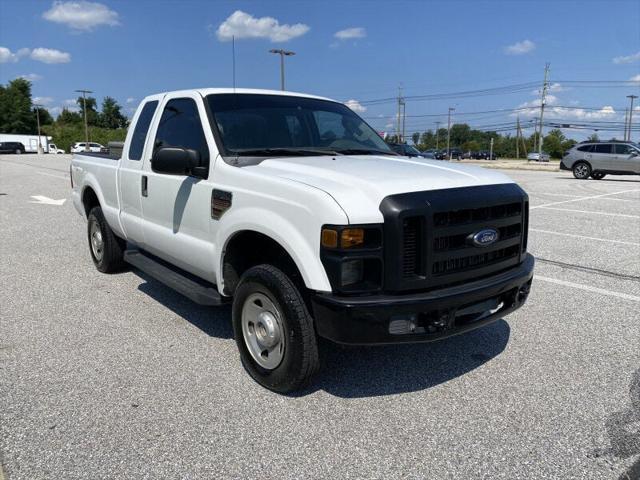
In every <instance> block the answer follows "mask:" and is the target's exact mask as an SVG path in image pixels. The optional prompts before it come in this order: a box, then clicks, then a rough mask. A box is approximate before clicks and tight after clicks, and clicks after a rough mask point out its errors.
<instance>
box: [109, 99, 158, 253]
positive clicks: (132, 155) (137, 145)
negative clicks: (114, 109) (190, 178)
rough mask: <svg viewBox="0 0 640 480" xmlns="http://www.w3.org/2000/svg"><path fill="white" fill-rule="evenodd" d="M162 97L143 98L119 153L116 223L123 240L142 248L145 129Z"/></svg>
mask: <svg viewBox="0 0 640 480" xmlns="http://www.w3.org/2000/svg"><path fill="white" fill-rule="evenodd" d="M162 97H163V96H162V95H156V96H153V97H147V98H145V100H144V103H143V105H142V107H141V108H138V110H137V112H136V116H135V117H134V118H133V125H134V127H133V130H132V131H130V132H129V138H128V139H127V140H128V145H129V147H128V148H127V149H126V150H123V152H122V157H121V160H120V169H119V170H118V185H119V188H120V222H121V223H122V228H123V229H124V231H125V233H126V235H127V239H128V240H129V241H131V242H133V243H135V244H137V245H139V246H141V247H144V244H145V241H144V230H143V227H142V195H143V193H144V189H145V184H144V182H143V179H142V164H143V161H142V159H143V158H144V154H145V151H147V150H148V151H151V150H152V149H153V140H148V138H147V137H148V133H149V127H150V126H151V122H152V121H153V118H154V116H155V114H156V111H157V110H158V104H159V103H160V101H161V100H162Z"/></svg>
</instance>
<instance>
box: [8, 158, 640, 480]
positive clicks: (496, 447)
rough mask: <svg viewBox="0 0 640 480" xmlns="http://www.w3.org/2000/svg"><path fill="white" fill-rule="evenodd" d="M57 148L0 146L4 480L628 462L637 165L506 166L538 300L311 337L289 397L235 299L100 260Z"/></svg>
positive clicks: (551, 468) (635, 324)
mask: <svg viewBox="0 0 640 480" xmlns="http://www.w3.org/2000/svg"><path fill="white" fill-rule="evenodd" d="M69 158H70V157H69V156H44V157H41V158H38V157H37V156H35V155H22V156H15V155H12V156H8V155H3V156H0V222H1V223H0V224H1V228H0V278H1V279H2V280H1V282H2V289H1V293H0V460H1V463H2V466H3V468H4V471H5V476H6V477H7V478H8V479H9V480H18V479H29V480H34V479H43V478H55V479H62V478H65V479H67V478H87V479H97V478H185V479H196V478H263V479H264V478H411V479H421V478H424V479H431V478H465V479H466V478H508V479H515V478H523V479H529V478H562V479H567V478H590V479H600V478H602V479H617V478H640V315H639V313H638V312H639V309H640V177H616V176H611V177H609V176H608V177H606V178H605V179H604V180H601V181H594V180H589V181H578V180H575V179H573V177H572V176H571V174H570V173H568V172H548V171H545V172H537V171H516V170H510V171H508V172H506V173H507V174H508V175H510V176H511V177H512V178H514V179H515V180H516V181H518V182H519V183H520V184H521V185H522V186H523V188H524V189H525V190H526V191H527V192H528V194H529V196H530V200H531V207H532V209H531V218H530V228H531V233H530V237H529V238H530V240H529V245H530V246H529V250H530V251H531V252H532V253H533V254H534V255H535V256H536V257H537V262H538V263H537V265H536V277H535V278H534V285H533V290H532V293H531V296H530V298H529V302H528V304H527V305H526V306H525V307H524V308H522V309H521V310H519V311H517V312H515V313H513V314H511V315H509V316H508V317H506V318H504V319H503V320H500V321H498V322H496V323H494V324H492V325H491V326H489V327H486V328H484V329H481V330H477V331H474V332H471V333H469V334H466V335H463V336H459V337H454V338H451V339H448V340H444V341H441V342H438V343H432V344H423V345H408V346H398V347H375V348H350V349H343V348H339V347H336V346H332V345H329V344H322V345H321V352H322V355H323V368H322V372H321V374H320V377H319V378H318V381H317V382H316V384H315V386H314V387H313V388H312V389H310V390H308V391H306V392H303V393H302V394H300V395H297V396H292V397H286V396H280V395H276V394H274V393H271V392H269V391H267V390H265V389H263V388H261V387H259V386H258V385H257V384H255V383H254V382H253V381H252V380H251V379H250V377H249V376H248V375H247V374H246V373H245V372H244V371H243V369H242V367H241V365H240V361H239V357H238V353H237V351H236V347H235V343H234V341H233V338H232V331H231V325H230V311H229V309H228V308H222V309H215V308H206V307H200V306H197V305H195V304H193V303H191V302H190V301H189V300H187V299H185V298H183V297H181V296H180V295H179V294H177V293H174V292H173V291H171V290H169V289H168V288H166V287H164V286H163V285H161V284H159V283H158V282H156V281H154V280H152V279H149V278H145V277H143V276H141V275H140V274H137V273H136V272H133V271H129V272H125V273H121V274H116V275H110V276H108V275H103V274H100V273H98V272H97V271H96V270H95V268H94V267H93V264H92V262H91V259H90V256H89V251H88V248H87V245H86V238H85V223H84V220H83V219H82V218H81V217H80V216H79V215H78V214H77V213H76V211H75V210H74V208H73V206H72V204H71V202H70V200H69V197H70V185H69V178H68V165H69ZM65 199H66V201H64V203H63V202H62V200H65ZM0 476H1V475H0Z"/></svg>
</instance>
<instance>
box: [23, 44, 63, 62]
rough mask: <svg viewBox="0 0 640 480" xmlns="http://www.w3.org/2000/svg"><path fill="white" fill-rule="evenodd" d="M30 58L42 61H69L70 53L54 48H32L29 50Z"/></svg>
mask: <svg viewBox="0 0 640 480" xmlns="http://www.w3.org/2000/svg"><path fill="white" fill-rule="evenodd" d="M31 59H32V60H36V61H38V62H42V63H69V62H70V61H71V54H69V53H67V52H61V51H60V50H56V49H55V48H34V49H33V50H32V51H31Z"/></svg>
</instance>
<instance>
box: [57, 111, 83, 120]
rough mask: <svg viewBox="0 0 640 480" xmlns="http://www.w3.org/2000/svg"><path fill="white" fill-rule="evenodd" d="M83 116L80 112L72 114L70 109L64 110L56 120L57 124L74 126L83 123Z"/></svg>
mask: <svg viewBox="0 0 640 480" xmlns="http://www.w3.org/2000/svg"><path fill="white" fill-rule="evenodd" d="M81 122H82V116H81V115H80V114H79V113H78V112H72V111H71V110H69V109H68V108H63V109H62V112H60V115H58V118H57V119H56V123H59V124H73V123H81Z"/></svg>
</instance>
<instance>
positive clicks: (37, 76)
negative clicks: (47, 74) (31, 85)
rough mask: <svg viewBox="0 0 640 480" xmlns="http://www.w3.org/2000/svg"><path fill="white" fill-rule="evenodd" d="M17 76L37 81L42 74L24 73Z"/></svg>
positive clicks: (40, 78)
mask: <svg viewBox="0 0 640 480" xmlns="http://www.w3.org/2000/svg"><path fill="white" fill-rule="evenodd" d="M17 78H23V79H25V80H29V81H30V82H37V81H38V80H42V75H38V74H37V73H27V74H26V75H18V77H17Z"/></svg>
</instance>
